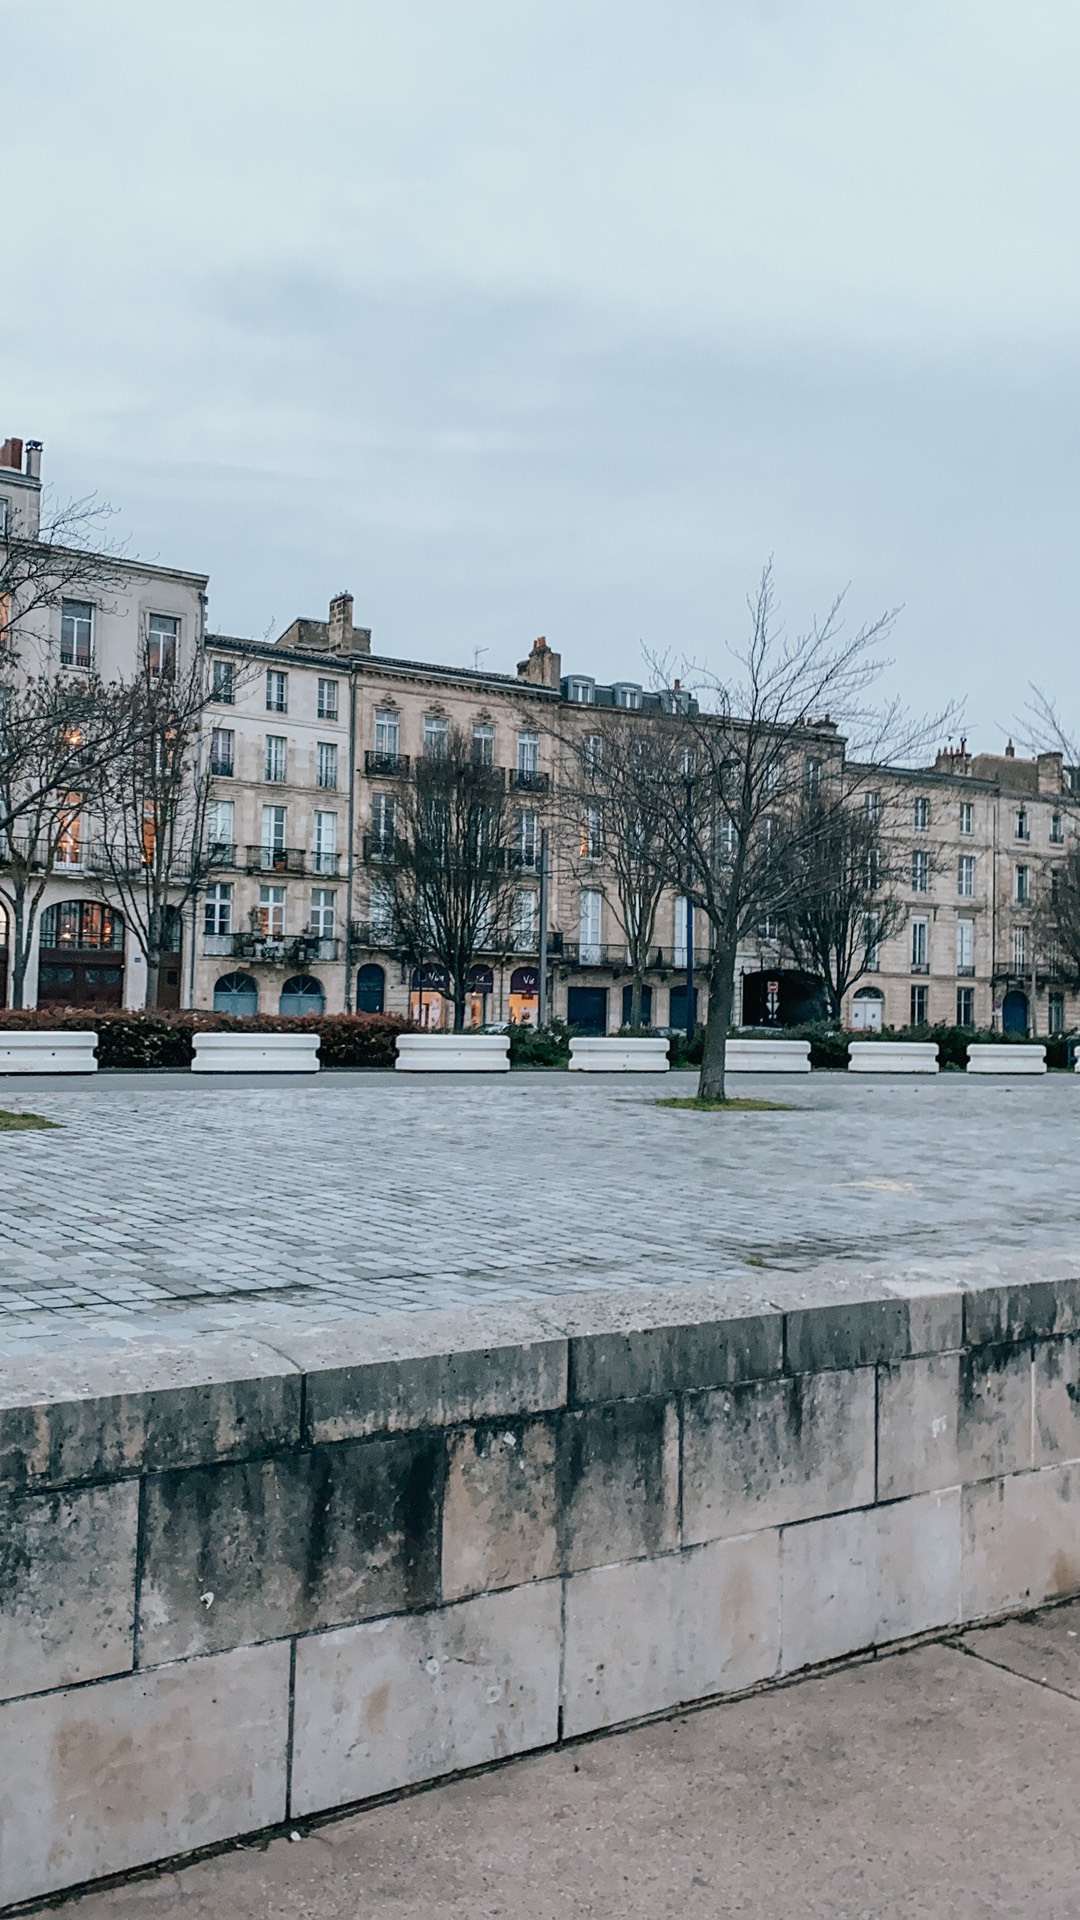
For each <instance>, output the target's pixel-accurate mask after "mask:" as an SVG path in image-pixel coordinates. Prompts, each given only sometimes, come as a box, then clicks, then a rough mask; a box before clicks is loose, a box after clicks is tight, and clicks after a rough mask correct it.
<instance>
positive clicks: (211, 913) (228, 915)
mask: <svg viewBox="0 0 1080 1920" xmlns="http://www.w3.org/2000/svg"><path fill="white" fill-rule="evenodd" d="M232 896H233V890H232V882H231V880H218V881H216V882H215V884H214V885H213V886H212V887H207V889H206V901H205V904H204V907H203V932H204V933H205V935H206V937H207V939H208V940H224V939H225V938H226V937H227V936H228V935H229V934H230V933H231V932H232Z"/></svg>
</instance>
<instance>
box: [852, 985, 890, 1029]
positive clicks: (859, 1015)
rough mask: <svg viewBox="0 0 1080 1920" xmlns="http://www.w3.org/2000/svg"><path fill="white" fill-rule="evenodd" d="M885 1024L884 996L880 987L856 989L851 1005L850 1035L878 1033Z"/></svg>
mask: <svg viewBox="0 0 1080 1920" xmlns="http://www.w3.org/2000/svg"><path fill="white" fill-rule="evenodd" d="M884 1024H885V995H884V994H883V993H882V991H881V988H880V987H857V988H856V990H855V998H854V1000H853V1001H852V1004H851V1031H852V1033H880V1032H881V1029H882V1027H883V1026H884Z"/></svg>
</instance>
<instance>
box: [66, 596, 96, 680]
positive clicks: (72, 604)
mask: <svg viewBox="0 0 1080 1920" xmlns="http://www.w3.org/2000/svg"><path fill="white" fill-rule="evenodd" d="M93 664H94V609H93V607H92V606H91V605H90V602H89V600H64V601H62V602H61V607H60V665H61V666H62V667H90V666H93Z"/></svg>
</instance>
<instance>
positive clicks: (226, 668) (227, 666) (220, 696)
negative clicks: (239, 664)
mask: <svg viewBox="0 0 1080 1920" xmlns="http://www.w3.org/2000/svg"><path fill="white" fill-rule="evenodd" d="M212 687H213V698H214V699H215V700H220V702H221V704H222V706H223V707H231V706H232V703H233V700H234V699H235V697H236V691H235V689H236V679H235V675H234V673H233V663H232V661H231V660H215V661H214V677H213V682H212Z"/></svg>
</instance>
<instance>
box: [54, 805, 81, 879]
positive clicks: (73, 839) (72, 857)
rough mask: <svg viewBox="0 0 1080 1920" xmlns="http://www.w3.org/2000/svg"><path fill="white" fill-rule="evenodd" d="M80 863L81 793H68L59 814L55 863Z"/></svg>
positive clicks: (73, 864)
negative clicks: (61, 811)
mask: <svg viewBox="0 0 1080 1920" xmlns="http://www.w3.org/2000/svg"><path fill="white" fill-rule="evenodd" d="M82 863H83V847H82V795H81V794H79V793H69V794H68V796H67V801H66V804H65V806H64V810H63V813H62V814H61V815H60V833H59V837H58V839H57V842H56V864H57V866H58V867H81V866H82Z"/></svg>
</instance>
